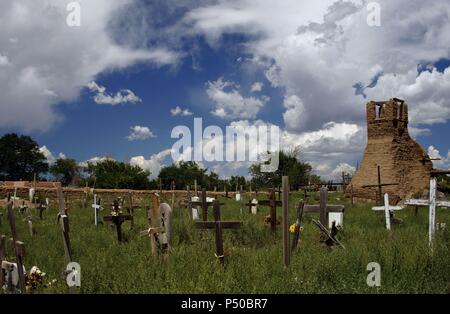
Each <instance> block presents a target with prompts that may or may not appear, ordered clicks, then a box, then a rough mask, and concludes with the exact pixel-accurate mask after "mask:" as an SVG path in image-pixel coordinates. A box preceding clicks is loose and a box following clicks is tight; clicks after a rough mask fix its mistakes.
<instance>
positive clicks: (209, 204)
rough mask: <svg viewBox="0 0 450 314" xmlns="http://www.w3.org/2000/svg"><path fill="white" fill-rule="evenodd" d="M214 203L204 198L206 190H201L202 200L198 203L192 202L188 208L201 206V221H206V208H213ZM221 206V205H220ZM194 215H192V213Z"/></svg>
mask: <svg viewBox="0 0 450 314" xmlns="http://www.w3.org/2000/svg"><path fill="white" fill-rule="evenodd" d="M213 205H214V202H213V200H212V199H209V202H208V199H207V197H206V189H205V188H203V189H202V198H201V200H200V201H192V200H191V203H190V206H201V208H202V221H207V220H208V207H209V206H213ZM220 205H223V204H220ZM193 214H194V213H193Z"/></svg>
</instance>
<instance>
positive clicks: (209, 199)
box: [206, 197, 216, 203]
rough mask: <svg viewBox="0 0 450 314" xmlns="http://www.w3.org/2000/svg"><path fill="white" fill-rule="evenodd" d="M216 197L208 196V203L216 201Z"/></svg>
mask: <svg viewBox="0 0 450 314" xmlns="http://www.w3.org/2000/svg"><path fill="white" fill-rule="evenodd" d="M215 200H216V199H215V198H214V197H207V198H206V202H207V203H212V202H214V201H215Z"/></svg>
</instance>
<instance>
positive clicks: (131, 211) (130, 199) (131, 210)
mask: <svg viewBox="0 0 450 314" xmlns="http://www.w3.org/2000/svg"><path fill="white" fill-rule="evenodd" d="M128 203H129V204H128V207H127V208H126V209H127V211H128V214H130V215H131V220H130V225H131V229H133V228H134V210H135V209H137V208H139V207H140V206H138V205H133V193H132V192H129V193H128Z"/></svg>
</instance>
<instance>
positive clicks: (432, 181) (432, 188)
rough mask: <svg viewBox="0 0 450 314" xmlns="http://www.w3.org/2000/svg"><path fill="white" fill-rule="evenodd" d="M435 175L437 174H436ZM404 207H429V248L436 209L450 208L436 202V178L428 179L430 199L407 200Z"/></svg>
mask: <svg viewBox="0 0 450 314" xmlns="http://www.w3.org/2000/svg"><path fill="white" fill-rule="evenodd" d="M436 173H437V172H436ZM432 175H433V173H432ZM405 205H414V206H423V207H429V214H428V215H429V217H428V221H429V223H428V242H429V244H430V246H431V245H432V243H433V239H434V234H435V231H436V207H444V208H450V202H449V201H436V177H434V176H432V177H431V179H430V199H429V200H421V199H407V200H406V201H405Z"/></svg>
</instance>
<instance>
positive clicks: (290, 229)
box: [289, 224, 295, 233]
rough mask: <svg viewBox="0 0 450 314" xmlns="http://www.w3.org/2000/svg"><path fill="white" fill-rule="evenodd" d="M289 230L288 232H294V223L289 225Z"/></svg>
mask: <svg viewBox="0 0 450 314" xmlns="http://www.w3.org/2000/svg"><path fill="white" fill-rule="evenodd" d="M289 232H290V233H295V224H292V225H291V226H290V227H289Z"/></svg>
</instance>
